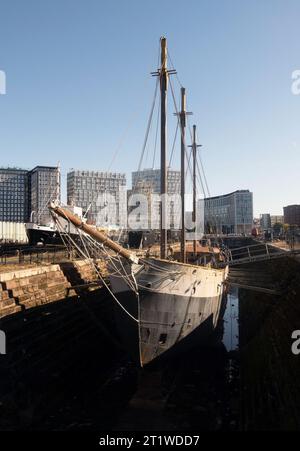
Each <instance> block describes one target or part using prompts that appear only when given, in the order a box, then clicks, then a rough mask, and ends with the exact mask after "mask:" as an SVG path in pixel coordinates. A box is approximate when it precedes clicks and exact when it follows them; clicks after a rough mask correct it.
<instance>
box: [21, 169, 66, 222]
mask: <svg viewBox="0 0 300 451" xmlns="http://www.w3.org/2000/svg"><path fill="white" fill-rule="evenodd" d="M29 175H30V177H29V180H30V187H29V189H30V215H31V219H32V220H33V222H35V223H38V224H43V225H47V224H48V223H49V222H51V215H50V213H49V209H48V204H49V202H50V201H53V200H58V201H59V202H60V196H61V193H60V184H61V180H60V170H59V168H58V167H54V166H36V167H35V168H34V169H32V171H30V174H29Z"/></svg>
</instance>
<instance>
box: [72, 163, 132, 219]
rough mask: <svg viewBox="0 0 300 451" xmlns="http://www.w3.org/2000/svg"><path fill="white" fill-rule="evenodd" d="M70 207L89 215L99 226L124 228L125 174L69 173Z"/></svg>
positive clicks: (125, 206)
mask: <svg viewBox="0 0 300 451" xmlns="http://www.w3.org/2000/svg"><path fill="white" fill-rule="evenodd" d="M67 197H68V204H69V205H76V206H78V207H81V208H82V209H83V211H84V212H88V219H89V220H90V221H91V222H93V223H94V224H96V225H97V226H100V227H108V228H109V227H116V228H119V227H125V225H126V213H127V201H126V175H125V174H122V173H118V172H100V171H71V172H69V173H68V174H67Z"/></svg>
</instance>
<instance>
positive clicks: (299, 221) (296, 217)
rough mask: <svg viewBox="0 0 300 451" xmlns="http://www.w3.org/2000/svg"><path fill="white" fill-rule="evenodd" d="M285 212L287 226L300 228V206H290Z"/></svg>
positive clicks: (285, 208) (284, 209)
mask: <svg viewBox="0 0 300 451" xmlns="http://www.w3.org/2000/svg"><path fill="white" fill-rule="evenodd" d="M283 211H284V222H285V224H289V225H297V226H300V205H288V206H287V207H284V208H283Z"/></svg>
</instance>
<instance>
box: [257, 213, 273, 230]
mask: <svg viewBox="0 0 300 451" xmlns="http://www.w3.org/2000/svg"><path fill="white" fill-rule="evenodd" d="M271 227H272V223H271V215H270V213H263V214H261V215H260V228H261V229H262V230H269V229H271Z"/></svg>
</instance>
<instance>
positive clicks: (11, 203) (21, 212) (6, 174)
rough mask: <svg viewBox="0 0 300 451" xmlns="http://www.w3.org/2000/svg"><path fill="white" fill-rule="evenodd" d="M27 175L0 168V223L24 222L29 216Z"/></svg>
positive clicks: (15, 170) (28, 179)
mask: <svg viewBox="0 0 300 451" xmlns="http://www.w3.org/2000/svg"><path fill="white" fill-rule="evenodd" d="M29 182H30V178H29V173H28V171H26V170H23V169H16V168H15V169H14V168H0V221H3V222H26V221H27V220H28V216H29V209H30V206H29Z"/></svg>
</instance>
